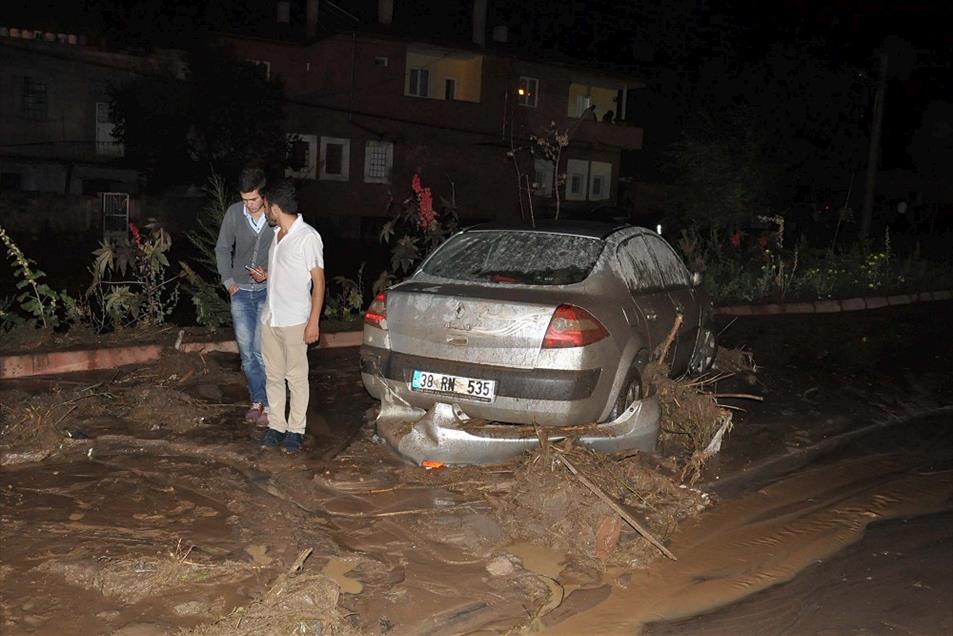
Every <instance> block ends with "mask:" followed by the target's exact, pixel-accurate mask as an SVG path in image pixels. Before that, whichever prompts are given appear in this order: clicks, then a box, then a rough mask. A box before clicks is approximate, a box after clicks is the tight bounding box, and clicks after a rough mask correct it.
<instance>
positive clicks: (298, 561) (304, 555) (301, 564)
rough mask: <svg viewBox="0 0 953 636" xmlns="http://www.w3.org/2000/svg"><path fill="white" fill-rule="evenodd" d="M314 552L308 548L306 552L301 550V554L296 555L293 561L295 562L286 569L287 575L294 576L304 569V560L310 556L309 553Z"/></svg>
mask: <svg viewBox="0 0 953 636" xmlns="http://www.w3.org/2000/svg"><path fill="white" fill-rule="evenodd" d="M312 552H314V548H308V549H307V550H302V551H301V554H299V555H298V558H297V559H295V562H294V563H292V564H291V567H290V568H289V569H288V574H296V573H297V572H298V571H300V570H301V568H302V567H304V562H305V559H307V558H308V557H309V556H311V553H312Z"/></svg>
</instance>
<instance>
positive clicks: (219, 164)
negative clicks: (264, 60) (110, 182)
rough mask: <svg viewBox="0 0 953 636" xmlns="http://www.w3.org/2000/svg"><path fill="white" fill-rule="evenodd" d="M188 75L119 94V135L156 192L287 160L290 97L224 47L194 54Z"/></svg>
mask: <svg viewBox="0 0 953 636" xmlns="http://www.w3.org/2000/svg"><path fill="white" fill-rule="evenodd" d="M189 69H190V70H189V75H188V77H187V78H186V79H179V78H177V77H175V76H174V75H172V74H167V75H163V76H161V77H154V76H141V77H139V78H136V79H134V80H131V81H129V82H126V83H123V84H121V85H119V86H116V87H114V88H113V90H112V93H111V106H112V110H113V115H114V118H115V120H116V135H117V136H118V137H119V138H120V139H121V140H122V142H123V144H125V147H126V154H127V157H128V159H129V160H130V161H131V162H136V163H138V164H139V165H142V166H143V167H144V168H145V171H146V174H147V176H148V177H149V183H150V187H151V188H152V189H161V188H163V187H165V186H168V185H170V184H183V183H196V182H200V181H203V180H204V179H205V178H206V177H207V176H208V175H209V174H210V173H211V172H217V173H219V174H235V173H237V172H238V171H239V170H240V169H241V167H242V166H244V165H245V164H246V163H248V162H250V161H255V162H257V163H261V164H264V165H267V166H275V167H280V166H282V165H283V164H284V162H285V159H286V155H287V142H286V138H285V133H284V128H283V122H284V116H285V109H284V91H283V88H282V86H281V84H280V83H279V82H278V81H277V80H275V79H268V78H266V77H265V75H264V73H263V72H262V71H261V69H260V68H259V67H257V66H255V65H254V64H252V63H249V62H245V61H242V60H237V59H235V58H234V57H232V56H231V54H230V53H229V52H228V51H226V50H223V49H218V48H200V49H197V50H195V51H193V52H192V53H191V55H190V65H189Z"/></svg>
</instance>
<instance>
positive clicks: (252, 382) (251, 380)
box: [231, 289, 268, 406]
mask: <svg viewBox="0 0 953 636" xmlns="http://www.w3.org/2000/svg"><path fill="white" fill-rule="evenodd" d="M267 293H268V291H267V290H266V289H260V290H258V291H245V290H244V289H239V290H238V291H237V292H235V295H234V296H232V302H231V306H232V326H233V327H234V328H235V340H236V341H237V342H238V353H239V355H241V358H242V372H243V373H244V374H245V381H246V382H247V383H248V393H249V395H250V396H251V401H252V402H261V403H262V404H264V405H266V406H267V405H268V394H267V393H266V392H265V363H264V361H263V360H262V358H261V312H262V310H263V309H264V308H265V301H266V299H267V297H268V296H267Z"/></svg>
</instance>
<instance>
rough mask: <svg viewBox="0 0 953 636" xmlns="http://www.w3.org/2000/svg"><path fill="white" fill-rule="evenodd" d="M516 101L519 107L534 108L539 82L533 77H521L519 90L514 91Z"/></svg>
mask: <svg viewBox="0 0 953 636" xmlns="http://www.w3.org/2000/svg"><path fill="white" fill-rule="evenodd" d="M516 95H517V101H518V103H519V105H520V106H529V107H530V108H536V104H537V97H538V95H539V80H538V79H536V78H535V77H521V78H520V84H519V88H517V89H516Z"/></svg>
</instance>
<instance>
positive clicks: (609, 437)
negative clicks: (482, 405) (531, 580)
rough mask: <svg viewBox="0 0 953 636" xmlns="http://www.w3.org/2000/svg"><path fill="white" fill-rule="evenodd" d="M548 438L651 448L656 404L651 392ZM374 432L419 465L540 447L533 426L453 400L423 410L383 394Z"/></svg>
mask: <svg viewBox="0 0 953 636" xmlns="http://www.w3.org/2000/svg"><path fill="white" fill-rule="evenodd" d="M542 430H545V431H546V433H547V435H548V438H549V440H550V441H553V442H556V441H560V440H562V439H565V438H566V437H568V436H570V435H571V436H573V437H575V438H576V439H577V440H578V441H579V443H581V444H582V445H583V446H587V447H589V448H591V449H593V450H595V451H599V452H613V451H620V450H631V449H638V450H641V451H644V452H653V451H654V450H655V444H656V441H657V440H658V431H659V405H658V400H657V399H656V398H655V397H651V398H646V399H644V400H640V401H637V402H634V403H633V404H631V405H630V406H629V408H628V409H626V411H625V412H624V413H623V414H622V415H620V416H619V418H618V419H616V420H613V421H611V422H606V423H604V424H592V425H589V426H586V427H547V428H545V429H542ZM377 432H378V434H379V435H380V436H381V437H382V438H383V439H384V440H385V441H386V442H387V443H388V445H390V446H391V447H392V448H393V449H394V450H395V451H397V453H398V454H400V455H401V456H403V457H404V458H406V459H408V460H410V461H412V462H414V463H415V464H418V465H419V464H420V463H421V462H423V461H424V460H431V461H439V462H443V463H445V464H497V463H501V462H504V461H507V460H509V459H511V458H513V457H516V456H518V455H519V454H521V453H523V452H524V451H527V450H530V449H533V448H535V447H537V446H539V437H538V435H537V432H536V429H535V427H532V426H514V425H506V424H489V423H486V422H482V421H473V420H470V419H468V418H467V416H466V415H465V414H464V413H463V412H462V411H461V410H460V409H459V407H457V406H456V405H450V404H446V403H441V402H438V403H436V404H434V405H433V406H432V407H431V409H430V410H429V411H427V412H423V411H421V410H418V409H413V408H410V407H407V406H406V405H402V404H399V403H398V402H395V401H394V398H393V397H391V396H385V399H384V400H383V401H382V405H381V414H380V416H379V417H378V419H377Z"/></svg>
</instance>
